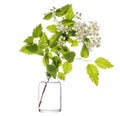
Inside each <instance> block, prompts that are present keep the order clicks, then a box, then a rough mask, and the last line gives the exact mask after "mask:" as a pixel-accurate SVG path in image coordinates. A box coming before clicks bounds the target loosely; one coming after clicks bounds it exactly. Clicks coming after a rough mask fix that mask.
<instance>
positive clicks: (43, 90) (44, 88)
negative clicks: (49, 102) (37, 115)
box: [38, 77, 50, 111]
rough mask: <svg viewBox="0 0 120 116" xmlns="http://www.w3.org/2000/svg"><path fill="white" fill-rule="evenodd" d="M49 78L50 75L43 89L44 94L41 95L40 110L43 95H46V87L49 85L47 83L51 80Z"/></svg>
mask: <svg viewBox="0 0 120 116" xmlns="http://www.w3.org/2000/svg"><path fill="white" fill-rule="evenodd" d="M49 80H50V77H48V80H47V82H45V86H44V88H43V91H42V95H41V98H40V102H39V105H38V107H39V111H40V106H41V104H42V99H43V95H44V93H45V90H46V87H47V83H48V82H49Z"/></svg>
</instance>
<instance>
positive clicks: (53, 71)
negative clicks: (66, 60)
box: [47, 64, 57, 78]
mask: <svg viewBox="0 0 120 116" xmlns="http://www.w3.org/2000/svg"><path fill="white" fill-rule="evenodd" d="M47 72H48V73H49V74H50V75H51V76H52V77H53V78H56V73H57V68H56V67H55V66H54V65H52V64H51V65H47Z"/></svg>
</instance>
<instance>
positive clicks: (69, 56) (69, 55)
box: [64, 52, 75, 62]
mask: <svg viewBox="0 0 120 116" xmlns="http://www.w3.org/2000/svg"><path fill="white" fill-rule="evenodd" d="M64 58H65V59H66V60H67V61H68V62H73V61H74V58H75V52H67V53H66V54H65V55H64Z"/></svg>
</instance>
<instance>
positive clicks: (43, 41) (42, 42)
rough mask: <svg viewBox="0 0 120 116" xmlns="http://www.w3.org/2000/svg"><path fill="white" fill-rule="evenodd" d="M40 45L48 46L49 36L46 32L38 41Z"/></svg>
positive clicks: (42, 46) (41, 46)
mask: <svg viewBox="0 0 120 116" xmlns="http://www.w3.org/2000/svg"><path fill="white" fill-rule="evenodd" d="M38 45H39V47H40V48H42V49H44V48H46V47H48V37H47V35H46V33H43V34H42V36H41V38H40V40H39V43H38Z"/></svg>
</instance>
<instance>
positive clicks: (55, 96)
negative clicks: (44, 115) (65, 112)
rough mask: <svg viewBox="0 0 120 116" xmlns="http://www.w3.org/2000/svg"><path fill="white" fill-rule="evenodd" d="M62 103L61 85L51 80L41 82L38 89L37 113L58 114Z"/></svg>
mask: <svg viewBox="0 0 120 116" xmlns="http://www.w3.org/2000/svg"><path fill="white" fill-rule="evenodd" d="M61 102H62V88H61V83H60V82H59V81H56V80H55V79H52V78H47V80H45V81H41V82H40V83H39V87H38V110H39V112H60V111H61Z"/></svg>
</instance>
